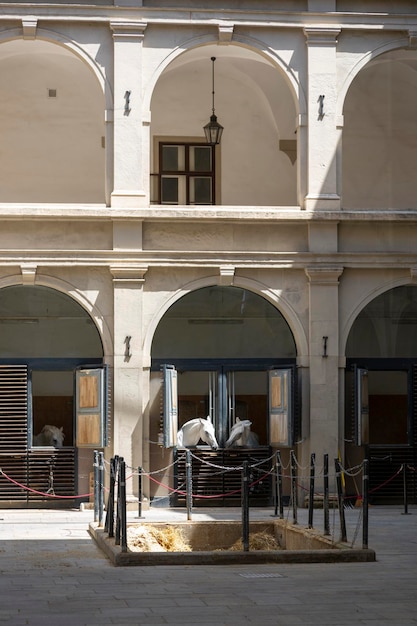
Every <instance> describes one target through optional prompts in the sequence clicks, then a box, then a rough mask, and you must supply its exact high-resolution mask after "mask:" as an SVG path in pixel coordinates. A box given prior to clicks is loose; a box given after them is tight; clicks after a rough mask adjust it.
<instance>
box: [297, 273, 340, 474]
mask: <svg viewBox="0 0 417 626" xmlns="http://www.w3.org/2000/svg"><path fill="white" fill-rule="evenodd" d="M305 271H306V274H307V276H308V278H309V281H310V283H309V305H310V329H309V335H310V438H309V442H310V445H309V448H310V449H309V451H307V450H306V449H305V450H304V452H305V454H306V455H307V453H308V454H309V453H311V452H314V453H315V454H316V462H317V464H318V465H320V466H321V465H322V460H323V455H324V454H325V453H327V454H329V463H330V462H333V459H334V457H335V456H337V452H338V449H339V446H340V443H341V440H342V435H341V433H340V432H339V294H338V287H339V277H340V275H341V274H342V272H343V268H342V267H308V268H306V270H305ZM306 461H307V459H306V457H304V459H303V463H304V465H305V464H306Z"/></svg>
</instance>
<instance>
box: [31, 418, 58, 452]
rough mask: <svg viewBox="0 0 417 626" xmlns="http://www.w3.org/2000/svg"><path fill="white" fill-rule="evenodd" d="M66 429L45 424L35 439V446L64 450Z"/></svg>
mask: <svg viewBox="0 0 417 626" xmlns="http://www.w3.org/2000/svg"><path fill="white" fill-rule="evenodd" d="M64 437H65V435H64V429H63V427H61V428H58V427H57V426H51V425H50V424H45V426H44V427H43V428H42V430H41V432H40V433H38V434H37V435H35V436H34V437H33V445H34V446H54V448H62V446H63V445H64Z"/></svg>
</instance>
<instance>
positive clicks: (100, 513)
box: [98, 452, 104, 526]
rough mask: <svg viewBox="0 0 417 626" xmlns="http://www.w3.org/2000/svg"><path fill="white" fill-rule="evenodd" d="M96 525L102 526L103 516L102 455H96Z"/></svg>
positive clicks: (101, 453) (100, 453)
mask: <svg viewBox="0 0 417 626" xmlns="http://www.w3.org/2000/svg"><path fill="white" fill-rule="evenodd" d="M98 485H99V492H98V523H99V526H103V514H104V453H103V452H99V453H98Z"/></svg>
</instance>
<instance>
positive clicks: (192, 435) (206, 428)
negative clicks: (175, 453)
mask: <svg viewBox="0 0 417 626" xmlns="http://www.w3.org/2000/svg"><path fill="white" fill-rule="evenodd" d="M200 439H202V440H203V441H204V442H205V443H207V444H208V445H209V446H211V447H212V448H213V450H217V448H218V447H219V444H218V443H217V440H216V434H215V432H214V426H213V422H212V421H211V418H210V416H208V417H207V418H206V419H204V418H203V417H196V418H195V419H193V420H190V421H189V422H186V423H185V424H184V425H183V427H182V428H180V430H179V431H178V434H177V447H178V448H188V447H189V446H196V445H197V444H198V442H199V441H200Z"/></svg>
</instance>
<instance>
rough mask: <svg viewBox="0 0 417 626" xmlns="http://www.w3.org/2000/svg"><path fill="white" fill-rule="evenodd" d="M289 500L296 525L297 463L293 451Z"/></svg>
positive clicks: (291, 454)
mask: <svg viewBox="0 0 417 626" xmlns="http://www.w3.org/2000/svg"><path fill="white" fill-rule="evenodd" d="M290 456H291V500H292V518H293V524H297V463H296V459H295V454H294V450H291V453H290Z"/></svg>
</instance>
